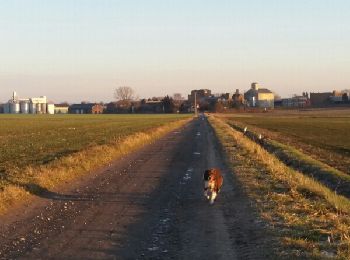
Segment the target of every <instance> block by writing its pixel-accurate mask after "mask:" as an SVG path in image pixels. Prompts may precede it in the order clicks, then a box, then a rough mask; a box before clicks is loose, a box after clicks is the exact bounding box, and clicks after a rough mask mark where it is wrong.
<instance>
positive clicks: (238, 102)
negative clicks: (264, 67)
mask: <svg viewBox="0 0 350 260" xmlns="http://www.w3.org/2000/svg"><path fill="white" fill-rule="evenodd" d="M244 103H245V100H244V95H243V94H240V93H239V89H236V92H235V93H234V94H233V95H232V106H233V107H235V108H239V107H242V106H244Z"/></svg>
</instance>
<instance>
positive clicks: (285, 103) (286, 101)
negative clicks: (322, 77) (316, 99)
mask: <svg viewBox="0 0 350 260" xmlns="http://www.w3.org/2000/svg"><path fill="white" fill-rule="evenodd" d="M308 106H310V100H309V99H308V98H307V97H305V96H294V97H292V98H283V99H282V107H299V108H302V107H308Z"/></svg>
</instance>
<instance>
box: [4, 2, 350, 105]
mask: <svg viewBox="0 0 350 260" xmlns="http://www.w3.org/2000/svg"><path fill="white" fill-rule="evenodd" d="M349 13H350V1H349V0H240V1H238V0H227V1H226V0H173V1H171V0H147V1H146V0H120V1H119V0H50V1H49V0H0V101H6V100H7V99H8V98H9V97H10V95H11V92H12V91H13V90H16V91H17V92H18V94H19V95H20V96H37V95H46V96H48V97H49V99H50V100H53V101H55V102H60V101H65V100H67V101H70V102H74V101H81V100H89V101H110V100H112V99H113V89H114V88H116V87H118V86H124V85H128V86H131V87H133V88H134V89H135V90H136V92H137V93H138V95H139V96H140V97H151V96H162V95H165V94H173V93H174V92H180V93H182V94H184V95H185V94H186V95H187V93H189V92H190V90H191V89H195V88H210V89H212V91H213V92H232V91H234V90H235V89H236V88H239V89H240V90H241V91H244V90H247V89H248V88H249V86H250V83H251V82H253V81H257V82H259V83H260V84H261V85H263V86H265V87H267V88H270V89H271V90H274V91H276V92H278V93H279V94H281V95H282V96H290V95H292V94H294V93H301V92H302V91H311V92H312V91H328V90H333V89H344V88H350V50H349V47H350V15H349Z"/></svg>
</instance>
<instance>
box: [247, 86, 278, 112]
mask: <svg viewBox="0 0 350 260" xmlns="http://www.w3.org/2000/svg"><path fill="white" fill-rule="evenodd" d="M244 98H245V99H246V100H247V105H248V106H249V107H258V108H274V99H275V96H274V94H273V93H272V92H271V91H270V90H268V89H267V88H261V87H260V86H259V84H258V83H256V82H254V83H252V85H251V89H249V90H248V91H247V92H246V93H244Z"/></svg>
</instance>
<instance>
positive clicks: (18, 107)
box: [3, 92, 55, 114]
mask: <svg viewBox="0 0 350 260" xmlns="http://www.w3.org/2000/svg"><path fill="white" fill-rule="evenodd" d="M3 112H4V113H5V114H54V113H55V105H54V104H49V103H48V102H47V98H46V96H41V97H37V98H34V97H33V98H19V97H18V96H17V93H16V92H13V95H12V98H11V99H10V100H9V101H8V102H7V103H5V104H4V105H3Z"/></svg>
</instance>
